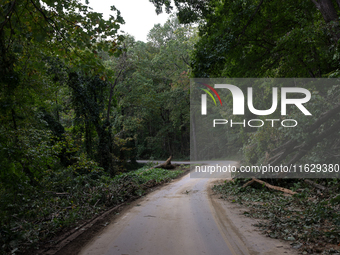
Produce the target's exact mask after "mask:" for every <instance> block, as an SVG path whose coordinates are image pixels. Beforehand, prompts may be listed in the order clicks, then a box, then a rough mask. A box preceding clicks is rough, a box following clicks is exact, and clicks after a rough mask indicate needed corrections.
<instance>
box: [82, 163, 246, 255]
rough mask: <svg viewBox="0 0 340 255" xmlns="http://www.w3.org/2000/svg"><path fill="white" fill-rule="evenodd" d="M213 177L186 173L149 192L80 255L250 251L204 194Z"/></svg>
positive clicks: (232, 254)
mask: <svg viewBox="0 0 340 255" xmlns="http://www.w3.org/2000/svg"><path fill="white" fill-rule="evenodd" d="M174 163H175V162H174ZM211 180H212V179H207V178H204V179H202V178H190V175H186V176H184V177H182V179H180V180H179V181H176V182H174V183H172V184H170V185H168V186H166V187H164V188H162V189H160V190H158V191H156V192H153V193H151V194H149V195H148V196H147V197H146V199H144V200H143V201H142V202H140V204H138V205H137V206H135V207H134V208H132V210H130V211H129V212H128V213H126V214H125V215H124V216H122V217H121V218H119V219H118V220H117V222H116V223H114V224H112V225H111V226H109V227H108V228H107V230H106V231H105V232H104V233H103V234H102V235H101V236H100V237H97V238H96V239H95V240H94V241H93V242H92V243H90V245H88V246H87V247H85V249H83V251H82V252H81V254H88V255H89V254H91V255H96V254H100V255H104V254H106V255H108V254H112V255H118V254H119V255H123V254H124V255H125V254H129V255H132V254H145V255H150V254H152V255H154V254H160V255H167V254H171V255H174V254H187V255H188V254H189V255H190V254H209V255H214V254H218V255H220V254H225V255H236V254H248V253H247V250H246V249H245V248H243V247H242V246H243V245H242V244H237V243H235V242H233V243H231V242H230V241H231V240H230V239H228V236H227V235H226V232H225V230H223V224H221V222H220V221H219V219H218V217H217V216H216V212H215V210H214V208H213V206H212V204H211V201H210V199H209V196H208V192H207V185H208V184H209V182H210V181H211Z"/></svg>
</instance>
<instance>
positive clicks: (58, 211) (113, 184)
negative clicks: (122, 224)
mask: <svg viewBox="0 0 340 255" xmlns="http://www.w3.org/2000/svg"><path fill="white" fill-rule="evenodd" d="M181 173H182V171H181V170H177V171H167V170H163V169H149V166H146V167H143V168H141V169H139V170H137V171H131V172H129V173H124V174H120V175H117V176H115V177H113V178H112V177H110V176H109V175H108V174H107V173H106V172H105V171H104V170H103V168H101V167H99V166H98V164H97V163H96V162H94V161H92V160H89V159H88V158H86V156H85V155H84V154H82V155H80V157H79V158H77V162H76V163H74V164H73V165H71V166H69V167H68V168H66V169H65V168H60V169H53V170H47V171H45V172H44V175H43V178H42V179H40V185H39V187H35V186H32V185H30V184H29V183H27V182H26V183H22V184H20V185H18V187H17V191H16V192H15V193H11V192H6V190H4V187H3V186H1V187H0V188H1V189H0V223H1V225H0V235H1V239H0V240H1V241H0V246H1V247H2V248H1V254H10V253H11V252H12V253H14V252H21V253H22V252H25V251H26V250H27V249H28V248H33V247H35V248H36V247H38V246H37V245H38V244H39V242H41V241H44V240H46V239H47V238H51V237H53V236H54V235H55V234H57V233H58V232H59V231H60V230H62V229H64V228H66V227H71V226H72V227H74V226H75V225H76V224H77V223H78V222H79V221H80V220H82V219H87V218H90V217H93V216H94V215H96V214H98V213H100V212H103V211H105V210H107V209H108V208H111V207H112V206H115V205H117V204H119V203H122V202H124V201H126V200H127V199H129V198H131V197H135V196H141V195H143V194H145V192H146V190H147V189H148V188H150V187H153V186H155V185H159V184H161V183H163V182H167V181H170V180H171V179H172V178H175V177H177V176H178V175H179V174H181Z"/></svg>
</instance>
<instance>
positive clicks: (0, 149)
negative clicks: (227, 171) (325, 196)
mask: <svg viewBox="0 0 340 255" xmlns="http://www.w3.org/2000/svg"><path fill="white" fill-rule="evenodd" d="M0 2H1V4H0V52H1V53H0V120H1V125H0V169H1V170H0V171H1V172H0V222H1V225H0V237H1V240H0V246H1V247H2V248H1V250H2V251H3V252H4V253H12V254H13V253H15V252H25V250H27V249H32V248H37V247H38V244H39V242H41V241H44V240H47V239H48V238H50V237H51V236H53V235H54V234H55V233H57V232H58V231H60V230H62V229H63V228H65V227H68V226H71V225H72V224H74V222H76V221H77V220H79V219H84V218H89V217H92V216H93V215H95V214H96V213H98V212H99V211H102V210H105V208H109V207H112V206H113V205H116V204H118V203H119V202H120V201H124V200H125V199H126V198H127V197H129V196H133V195H140V194H142V193H143V192H144V188H145V187H146V186H148V185H149V184H150V180H153V182H155V183H156V182H159V183H161V182H164V181H166V180H168V179H169V178H174V177H175V176H176V175H178V174H180V172H171V173H170V172H167V171H159V172H157V171H154V170H152V171H148V172H147V173H146V174H141V173H144V172H143V171H142V172H138V171H141V170H138V171H130V170H132V169H137V168H139V167H140V166H138V164H137V163H136V160H137V159H166V158H168V157H169V156H170V155H172V156H173V157H174V158H176V159H186V160H188V159H189V157H190V78H216V77H228V78H332V79H333V81H334V83H332V84H331V85H330V86H320V85H318V86H311V87H310V89H311V90H312V91H313V93H312V97H313V100H314V101H313V102H314V103H313V105H311V111H313V113H314V114H313V117H312V118H305V119H303V118H302V119H301V120H300V121H301V123H302V124H301V125H300V126H299V128H297V129H296V130H295V131H294V133H291V132H289V131H287V132H283V131H282V130H280V129H270V128H267V129H266V128H263V129H258V130H255V131H254V130H253V129H252V130H248V129H233V130H232V131H230V130H228V129H223V130H222V131H221V132H222V135H225V136H228V137H229V138H228V139H229V140H228V141H230V143H229V144H228V145H227V146H228V150H227V151H228V152H230V153H228V154H226V155H222V156H221V157H222V158H224V159H228V157H229V159H230V157H234V156H235V155H237V157H238V159H240V160H241V159H242V162H243V163H244V164H260V163H271V164H280V163H290V164H295V163H301V162H307V163H308V162H321V163H322V162H327V163H334V164H335V163H338V164H339V162H340V160H339V159H340V123H339V117H340V104H339V101H340V100H339V99H340V85H339V82H338V79H337V78H338V77H339V75H340V69H339V61H340V48H339V39H340V26H339V17H340V2H339V0H308V1H293V0H288V1H264V0H245V1H236V0H235V1H233V0H225V1H215V0H213V1H206V0H175V1H174V5H175V6H171V1H167V0H150V2H152V3H153V4H154V5H155V10H156V11H157V12H158V13H160V12H162V11H166V12H175V14H174V15H173V16H171V18H170V19H169V20H168V21H167V22H166V23H165V24H164V25H159V24H158V25H155V26H154V27H153V28H152V29H151V30H150V32H149V34H148V41H147V42H146V43H145V42H141V41H135V39H134V37H133V36H131V35H125V36H122V35H121V34H120V32H119V28H120V25H121V24H123V23H124V17H121V15H120V12H119V10H117V9H116V8H115V7H114V6H112V7H111V10H112V15H111V16H110V18H109V19H108V20H105V19H104V18H103V15H102V14H100V13H96V12H93V11H92V10H91V9H90V8H89V7H88V5H87V4H88V1H85V2H87V4H84V3H82V1H78V0H68V1H50V0H20V1H17V0H1V1H0ZM259 89H260V90H261V93H258V95H259V96H258V98H257V102H259V105H257V106H258V107H260V108H261V107H262V108H263V109H268V108H269V107H270V102H271V93H270V92H271V91H269V90H268V87H266V86H265V85H264V86H262V87H260V88H259ZM255 101H256V99H255ZM231 103H232V102H231V101H230V100H229V101H228V102H227V105H226V108H230V109H231ZM290 114H291V115H292V116H294V114H296V112H294V111H293V112H291V113H290ZM208 149H209V148H207V150H208ZM317 182H319V183H321V184H323V185H326V186H327V185H331V186H332V189H331V190H332V192H333V193H332V192H331V195H330V196H332V199H334V196H335V195H336V194H338V193H339V190H340V186H339V184H338V183H337V181H336V180H332V181H329V182H328V181H327V180H320V181H317ZM131 183H134V184H133V185H132V187H131V185H130V186H129V184H131ZM241 184H242V185H243V184H244V182H242V183H241ZM274 184H277V183H274ZM315 184H316V183H315ZM143 185H144V186H143ZM145 185H146V186H145ZM287 185H288V187H290V186H289V185H293V184H292V183H288V184H287ZM129 194H131V195H129ZM338 198H339V196H338V197H337V199H336V200H334V203H333V204H332V206H333V205H334V206H337V205H338V204H339V199H338ZM337 224H339V222H337ZM338 228H339V225H337V229H338ZM337 231H338V230H337ZM336 235H337V236H336V238H339V235H340V232H337V234H336ZM336 238H335V239H334V240H335V241H334V242H336V240H339V239H336Z"/></svg>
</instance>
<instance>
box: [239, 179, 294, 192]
mask: <svg viewBox="0 0 340 255" xmlns="http://www.w3.org/2000/svg"><path fill="white" fill-rule="evenodd" d="M254 182H258V183H261V184H263V185H264V186H266V187H267V188H269V189H274V190H278V191H281V192H284V193H287V194H290V195H294V194H297V193H296V192H294V191H292V190H290V189H285V188H282V187H278V186H274V185H271V184H269V183H267V182H264V181H261V180H259V179H256V178H253V179H251V180H250V181H249V182H247V183H246V184H244V185H243V188H245V187H247V186H249V185H251V184H253V183H254Z"/></svg>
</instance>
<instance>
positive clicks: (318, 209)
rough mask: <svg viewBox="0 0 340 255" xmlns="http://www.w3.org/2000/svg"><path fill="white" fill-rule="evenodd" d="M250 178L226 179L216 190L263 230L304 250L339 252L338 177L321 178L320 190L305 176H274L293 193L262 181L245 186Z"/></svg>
mask: <svg viewBox="0 0 340 255" xmlns="http://www.w3.org/2000/svg"><path fill="white" fill-rule="evenodd" d="M248 181H249V179H238V180H235V181H226V182H225V183H224V184H221V185H215V186H214V188H213V190H214V191H215V192H217V193H219V194H220V195H221V198H222V199H225V200H227V201H229V202H231V203H238V204H240V205H242V206H244V207H246V208H248V210H247V211H245V212H244V215H245V216H247V217H252V218H255V219H258V220H259V221H258V223H257V224H255V226H256V227H258V228H259V230H260V231H261V233H262V234H264V235H266V236H268V237H270V238H276V239H283V240H287V241H289V242H290V244H291V246H292V247H293V248H295V249H298V250H299V251H300V252H301V254H314V253H321V254H334V253H336V254H338V253H340V195H339V193H340V189H339V183H338V182H339V180H338V179H332V180H329V179H327V180H325V179H323V180H318V181H319V184H320V185H321V184H322V185H321V186H320V187H324V188H325V189H324V190H320V189H318V188H315V187H313V186H311V185H310V184H308V183H306V182H304V181H303V180H294V179H290V180H272V183H274V184H276V185H277V184H278V183H279V184H280V186H282V187H286V188H288V189H290V190H292V191H295V192H298V193H297V194H294V195H289V194H286V193H282V192H280V191H273V190H269V189H267V188H266V187H264V186H263V185H261V184H256V185H252V186H246V187H243V186H244V184H245V183H247V182H248Z"/></svg>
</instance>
